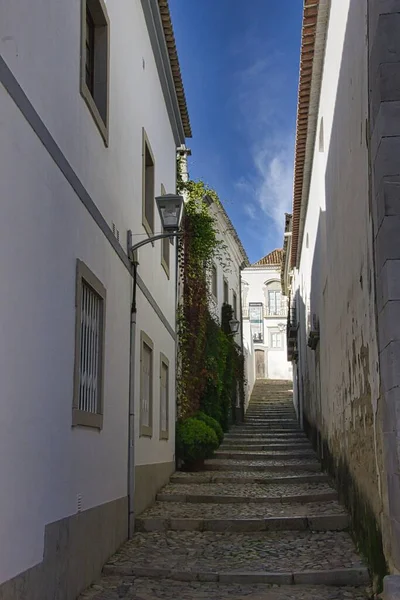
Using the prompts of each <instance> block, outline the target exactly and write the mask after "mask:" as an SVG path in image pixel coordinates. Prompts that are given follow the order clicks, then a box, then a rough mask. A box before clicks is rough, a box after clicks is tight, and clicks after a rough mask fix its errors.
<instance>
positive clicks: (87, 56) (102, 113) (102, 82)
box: [80, 0, 110, 145]
mask: <svg viewBox="0 0 400 600" xmlns="http://www.w3.org/2000/svg"><path fill="white" fill-rule="evenodd" d="M81 29H82V33H81V85H80V88H81V94H82V96H83V98H84V99H85V101H86V104H87V105H88V107H89V110H90V112H91V113H92V116H93V118H94V121H95V123H96V125H97V127H98V128H99V131H100V133H101V135H102V136H103V139H104V142H105V144H106V145H107V144H108V85H109V62H110V61H109V46H110V44H109V29H110V26H109V20H108V16H107V10H106V7H105V4H104V0H82V26H81Z"/></svg>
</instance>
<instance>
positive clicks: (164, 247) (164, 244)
mask: <svg viewBox="0 0 400 600" xmlns="http://www.w3.org/2000/svg"><path fill="white" fill-rule="evenodd" d="M165 194H166V191H165V187H164V186H163V185H162V184H161V196H165ZM170 239H171V238H163V239H162V240H161V264H162V266H163V268H164V271H165V273H166V275H167V277H168V279H169V247H170Z"/></svg>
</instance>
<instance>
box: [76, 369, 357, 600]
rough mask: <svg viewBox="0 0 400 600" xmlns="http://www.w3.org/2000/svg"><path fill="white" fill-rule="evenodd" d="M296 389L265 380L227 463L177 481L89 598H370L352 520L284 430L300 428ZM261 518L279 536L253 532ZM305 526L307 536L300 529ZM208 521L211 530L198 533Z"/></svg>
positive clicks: (231, 437)
mask: <svg viewBox="0 0 400 600" xmlns="http://www.w3.org/2000/svg"><path fill="white" fill-rule="evenodd" d="M290 385H291V384H289V383H288V382H264V381H259V382H257V384H256V386H255V388H254V392H253V396H252V401H251V403H250V406H249V410H248V413H247V415H248V416H247V417H246V418H247V419H248V421H247V423H248V424H247V425H245V426H243V427H240V426H237V427H235V428H233V429H232V430H231V432H230V433H229V434H228V435H227V436H226V438H225V440H224V443H223V445H222V447H221V451H223V452H226V453H227V454H228V456H226V455H220V456H219V457H218V458H214V459H211V460H209V461H206V470H205V471H202V472H197V473H185V472H179V473H176V474H174V475H173V476H172V477H171V482H170V483H169V484H168V485H167V486H165V488H164V489H163V490H160V493H159V495H158V501H157V502H156V503H155V504H154V505H153V506H152V507H149V508H148V509H147V510H146V511H145V512H144V513H142V514H141V515H140V516H139V518H138V520H137V526H138V529H139V531H137V532H136V533H135V535H134V536H133V538H132V539H131V540H130V541H129V542H127V543H126V544H124V545H123V546H122V547H121V548H120V550H119V551H118V552H117V553H116V554H115V555H114V556H113V557H112V558H111V559H110V560H109V562H108V563H107V564H106V565H105V567H104V572H103V577H102V578H101V579H100V580H99V581H98V582H96V583H95V585H93V586H92V587H91V588H90V589H88V590H86V592H84V594H83V595H82V597H81V600H242V599H247V600H366V598H367V592H368V588H367V586H368V584H369V578H368V571H367V569H366V567H365V564H364V563H363V561H362V559H361V558H360V557H359V555H358V554H357V552H356V550H355V548H354V545H353V542H352V540H351V538H350V536H349V534H348V533H347V531H344V530H343V531H342V530H340V529H344V528H345V527H346V526H347V520H346V513H345V511H344V509H343V507H342V506H341V505H340V504H339V503H338V501H337V496H336V492H335V490H334V488H333V487H332V486H331V484H330V481H329V478H328V477H327V476H326V475H325V474H323V473H322V472H321V467H320V465H319V463H318V461H317V460H316V457H315V455H314V454H313V453H312V452H311V446H310V444H309V442H308V440H307V438H306V437H305V435H304V434H303V432H301V431H300V430H299V429H297V430H293V431H289V430H288V431H283V429H284V428H285V425H287V426H289V427H291V428H292V427H294V424H295V423H294V419H295V414H294V410H293V407H292V404H291V399H290V392H289V391H288V390H290ZM257 418H260V419H262V421H263V425H262V430H260V427H259V426H258V424H257ZM268 418H271V419H273V420H276V419H279V420H280V423H279V424H271V423H270V424H269V425H268V424H267V425H266V424H265V421H266V419H268ZM285 419H286V420H287V422H286V423H283V424H282V420H285ZM288 421H290V423H289V422H288ZM281 425H282V427H281ZM276 427H279V431H275V430H274V428H276ZM255 444H258V445H259V446H262V447H261V448H260V447H259V448H256V449H254V445H255ZM232 446H234V449H232ZM235 446H236V448H235ZM305 450H306V454H307V450H310V452H309V457H308V455H306V456H304V454H305ZM241 452H243V457H242V453H241ZM285 452H286V453H287V454H290V458H289V457H287V458H286V457H285V456H282V454H284V453H285ZM246 454H247V457H246ZM229 455H231V456H229ZM233 455H234V456H233ZM296 456H298V458H296ZM309 516H311V520H307V519H306V517H309ZM260 519H261V520H265V522H266V523H276V522H277V521H276V520H277V519H278V520H279V531H278V530H275V528H274V527H272V526H271V527H269V526H267V527H266V529H267V530H263V531H261V530H259V529H258V528H257V529H254V523H255V522H256V521H257V520H260ZM302 519H306V521H305V522H306V523H308V529H307V528H303V529H302V530H300V529H301V528H298V523H299V520H302ZM207 520H208V521H207ZM199 521H201V522H202V523H203V524H204V523H208V528H206V527H203V528H202V527H200V528H199V530H198V531H195V530H193V529H194V526H196V527H197V525H196V524H197V523H198V522H199ZM160 522H162V523H163V524H164V525H165V524H166V527H165V528H164V529H163V528H162V527H160V526H159V524H160ZM227 522H229V523H231V524H232V523H233V524H236V527H235V528H236V529H240V531H237V532H235V531H234V529H235V528H231V530H229V528H228V529H226V528H225V524H226V523H227ZM321 522H323V523H324V526H323V527H321V526H318V523H319V524H321ZM143 523H146V527H143ZM258 523H259V521H257V527H258ZM338 523H342V524H343V523H344V525H343V526H341V527H339V526H338V525H337V524H338ZM172 524H174V526H172ZM221 524H222V526H221ZM164 525H163V526H164ZM252 526H253V529H252ZM140 528H142V529H146V531H143V532H142V531H140ZM315 528H318V529H319V530H318V531H316V530H314V529H315ZM175 529H179V530H175ZM185 529H187V530H185ZM297 529H299V530H297Z"/></svg>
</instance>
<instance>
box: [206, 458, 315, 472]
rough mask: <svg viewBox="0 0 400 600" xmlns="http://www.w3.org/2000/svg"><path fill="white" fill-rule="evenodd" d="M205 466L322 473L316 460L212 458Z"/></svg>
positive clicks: (210, 469)
mask: <svg viewBox="0 0 400 600" xmlns="http://www.w3.org/2000/svg"><path fill="white" fill-rule="evenodd" d="M204 465H205V467H206V469H207V470H209V471H235V472H239V471H250V470H252V471H262V472H264V471H265V469H268V471H270V472H271V471H275V472H276V471H285V470H289V471H290V470H292V471H321V465H320V463H319V462H318V461H317V460H315V459H311V460H307V459H294V458H293V459H288V460H269V461H262V460H233V459H226V460H224V459H219V458H211V459H210V460H206V461H204Z"/></svg>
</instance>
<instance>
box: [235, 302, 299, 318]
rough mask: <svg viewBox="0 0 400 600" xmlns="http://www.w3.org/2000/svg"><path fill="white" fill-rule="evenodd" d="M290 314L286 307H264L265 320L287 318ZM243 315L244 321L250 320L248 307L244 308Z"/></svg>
mask: <svg viewBox="0 0 400 600" xmlns="http://www.w3.org/2000/svg"><path fill="white" fill-rule="evenodd" d="M287 314H288V308H287V306H286V305H285V306H284V305H281V306H278V307H269V306H264V307H263V317H264V319H273V318H282V317H283V318H286V317H287ZM242 315H243V319H248V318H249V307H248V306H244V307H243V308H242Z"/></svg>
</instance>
